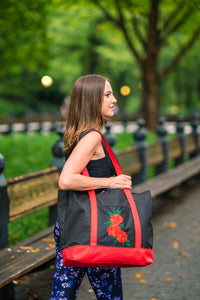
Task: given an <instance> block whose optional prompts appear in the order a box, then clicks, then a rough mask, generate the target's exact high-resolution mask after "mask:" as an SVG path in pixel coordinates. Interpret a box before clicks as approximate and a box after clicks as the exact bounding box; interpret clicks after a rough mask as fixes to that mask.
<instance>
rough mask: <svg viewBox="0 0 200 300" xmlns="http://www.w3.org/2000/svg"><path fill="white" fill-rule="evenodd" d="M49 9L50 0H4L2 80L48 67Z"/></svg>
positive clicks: (0, 24)
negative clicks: (9, 76) (9, 75)
mask: <svg viewBox="0 0 200 300" xmlns="http://www.w3.org/2000/svg"><path fill="white" fill-rule="evenodd" d="M49 7H50V4H49V1H47V0H36V1H35V0H29V1H25V0H22V1H17V0H1V4H0V77H4V76H6V75H7V74H20V73H21V72H25V73H26V72H27V71H31V72H35V71H37V69H38V68H43V69H45V68H46V67H47V65H48V59H49V49H48V46H49V38H48V36H47V30H46V29H47V25H48V20H47V19H48V8H49Z"/></svg>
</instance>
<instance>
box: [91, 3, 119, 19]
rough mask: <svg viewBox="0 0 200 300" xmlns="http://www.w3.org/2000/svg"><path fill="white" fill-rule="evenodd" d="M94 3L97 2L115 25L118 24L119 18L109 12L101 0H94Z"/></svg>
mask: <svg viewBox="0 0 200 300" xmlns="http://www.w3.org/2000/svg"><path fill="white" fill-rule="evenodd" d="M92 2H93V3H94V2H95V4H97V5H98V6H99V8H100V9H101V10H102V11H103V13H104V15H105V16H106V17H107V19H108V20H109V21H112V22H113V23H114V24H115V25H118V20H117V19H115V18H114V17H113V16H112V15H111V14H110V13H109V12H108V10H107V9H106V8H105V7H104V6H103V5H102V4H101V3H100V1H99V0H95V1H92Z"/></svg>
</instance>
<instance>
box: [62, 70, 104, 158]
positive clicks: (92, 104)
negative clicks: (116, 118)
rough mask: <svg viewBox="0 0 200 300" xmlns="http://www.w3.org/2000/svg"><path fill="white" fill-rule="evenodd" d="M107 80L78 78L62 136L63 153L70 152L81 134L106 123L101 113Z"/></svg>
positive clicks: (88, 77)
mask: <svg viewBox="0 0 200 300" xmlns="http://www.w3.org/2000/svg"><path fill="white" fill-rule="evenodd" d="M106 80H107V78H105V77H103V76H101V75H95V74H91V75H86V76H82V77H79V78H78V79H77V80H76V82H75V84H74V86H73V89H72V93H71V97H70V105H69V111H68V116H67V121H66V130H65V134H64V142H65V149H64V150H65V151H67V152H70V151H71V149H72V147H73V145H74V143H75V141H76V140H77V138H78V136H79V135H80V133H81V132H83V131H84V130H86V129H94V128H95V129H99V128H101V127H102V126H103V125H105V123H106V121H107V120H105V118H103V116H102V113H101V107H102V101H103V93H104V87H105V82H106Z"/></svg>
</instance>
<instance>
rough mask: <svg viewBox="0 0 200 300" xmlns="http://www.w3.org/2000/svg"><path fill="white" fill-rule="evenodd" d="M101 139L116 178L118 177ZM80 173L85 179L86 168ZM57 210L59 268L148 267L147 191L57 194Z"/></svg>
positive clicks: (117, 168)
mask: <svg viewBox="0 0 200 300" xmlns="http://www.w3.org/2000/svg"><path fill="white" fill-rule="evenodd" d="M100 134H101V133H100ZM101 136H102V139H103V142H104V145H105V147H106V150H107V152H108V155H109V156H110V159H111V161H112V164H113V166H114V169H115V171H116V174H117V175H120V174H123V172H122V170H121V167H120V165H119V163H118V161H117V159H116V157H115V155H114V153H113V152H112V150H111V148H110V146H109V145H108V143H107V141H106V140H105V138H104V137H103V135H101ZM82 174H83V175H85V176H89V174H88V171H87V168H85V169H84V170H83V172H82ZM57 207H58V220H59V228H60V247H61V250H62V255H63V264H64V265H65V266H71V267H99V268H118V267H136V266H147V265H149V264H151V263H152V262H153V249H152V247H153V228H152V223H151V218H152V199H151V193H150V191H145V192H142V193H132V192H131V191H130V190H129V189H106V190H105V191H103V192H102V193H98V194H95V191H94V190H90V191H88V192H79V191H72V190H59V191H58V206H57Z"/></svg>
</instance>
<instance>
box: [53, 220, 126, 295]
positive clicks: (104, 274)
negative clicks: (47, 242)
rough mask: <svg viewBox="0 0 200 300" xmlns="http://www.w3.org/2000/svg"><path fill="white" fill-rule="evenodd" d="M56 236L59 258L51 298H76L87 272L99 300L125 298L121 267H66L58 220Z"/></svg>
mask: <svg viewBox="0 0 200 300" xmlns="http://www.w3.org/2000/svg"><path fill="white" fill-rule="evenodd" d="M54 237H55V241H56V254H57V258H56V268H55V274H54V280H53V287H52V292H51V298H50V300H74V299H75V298H76V296H77V294H78V289H79V287H80V284H81V282H82V280H83V277H84V275H85V273H87V275H88V278H89V281H90V284H91V286H92V288H93V290H94V292H95V294H96V297H97V299H98V300H122V299H123V294H122V282H121V270H120V269H117V268H113V269H108V268H107V269H104V268H73V267H65V266H64V265H63V262H62V252H61V249H60V247H59V244H58V240H59V224H58V221H56V226H55V231H54Z"/></svg>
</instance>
